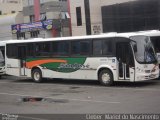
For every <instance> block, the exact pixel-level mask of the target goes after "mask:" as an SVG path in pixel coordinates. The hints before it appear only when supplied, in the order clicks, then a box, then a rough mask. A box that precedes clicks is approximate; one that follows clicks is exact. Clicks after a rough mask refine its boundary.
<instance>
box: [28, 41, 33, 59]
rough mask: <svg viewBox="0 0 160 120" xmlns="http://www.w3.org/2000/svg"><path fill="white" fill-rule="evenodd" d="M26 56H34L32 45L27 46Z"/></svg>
mask: <svg viewBox="0 0 160 120" xmlns="http://www.w3.org/2000/svg"><path fill="white" fill-rule="evenodd" d="M27 56H29V57H31V56H34V43H29V44H27Z"/></svg>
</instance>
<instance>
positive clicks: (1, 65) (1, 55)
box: [0, 50, 4, 67]
mask: <svg viewBox="0 0 160 120" xmlns="http://www.w3.org/2000/svg"><path fill="white" fill-rule="evenodd" d="M3 66H4V57H3V54H2V51H1V50H0V67H3Z"/></svg>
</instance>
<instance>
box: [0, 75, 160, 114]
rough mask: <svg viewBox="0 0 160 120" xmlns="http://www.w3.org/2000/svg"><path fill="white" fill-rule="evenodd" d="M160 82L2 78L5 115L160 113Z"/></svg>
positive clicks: (1, 107) (0, 101)
mask: <svg viewBox="0 0 160 120" xmlns="http://www.w3.org/2000/svg"><path fill="white" fill-rule="evenodd" d="M159 111H160V80H152V81H146V82H139V83H125V82H119V83H116V84H115V86H112V87H104V86H101V85H99V82H97V81H84V80H63V79H55V80H51V79H47V80H46V82H44V83H41V84H37V83H34V82H32V80H29V79H21V80H20V79H18V78H15V77H2V79H1V80H0V113H1V114H89V113H98V114H106V113H117V114H119V113H122V114H123V113H125V114H127V113H133V114H134V113H155V114H158V113H160V112H159Z"/></svg>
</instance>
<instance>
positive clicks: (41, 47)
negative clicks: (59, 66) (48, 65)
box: [35, 42, 50, 56]
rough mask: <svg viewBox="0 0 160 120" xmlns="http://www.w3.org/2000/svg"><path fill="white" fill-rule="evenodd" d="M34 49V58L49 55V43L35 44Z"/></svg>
mask: <svg viewBox="0 0 160 120" xmlns="http://www.w3.org/2000/svg"><path fill="white" fill-rule="evenodd" d="M35 48H36V56H48V55H50V42H44V43H37V44H36V47H35Z"/></svg>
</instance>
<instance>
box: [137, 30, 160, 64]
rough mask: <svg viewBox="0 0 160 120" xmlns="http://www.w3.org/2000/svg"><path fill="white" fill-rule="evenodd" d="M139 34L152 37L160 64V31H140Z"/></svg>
mask: <svg viewBox="0 0 160 120" xmlns="http://www.w3.org/2000/svg"><path fill="white" fill-rule="evenodd" d="M139 33H140V34H143V35H147V36H150V40H151V42H152V44H153V46H154V48H155V52H156V54H157V57H158V62H159V64H160V31H159V30H148V31H139Z"/></svg>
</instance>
